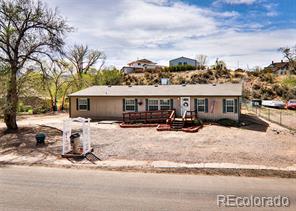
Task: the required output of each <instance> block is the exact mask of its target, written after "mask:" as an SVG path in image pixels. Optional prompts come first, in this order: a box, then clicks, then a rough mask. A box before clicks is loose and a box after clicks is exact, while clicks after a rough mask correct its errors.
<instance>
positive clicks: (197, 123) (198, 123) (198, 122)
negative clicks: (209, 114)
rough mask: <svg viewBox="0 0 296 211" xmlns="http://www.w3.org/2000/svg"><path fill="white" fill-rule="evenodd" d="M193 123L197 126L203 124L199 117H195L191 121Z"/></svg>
mask: <svg viewBox="0 0 296 211" xmlns="http://www.w3.org/2000/svg"><path fill="white" fill-rule="evenodd" d="M192 124H193V125H196V126H199V125H203V122H202V120H201V119H195V120H193V121H192Z"/></svg>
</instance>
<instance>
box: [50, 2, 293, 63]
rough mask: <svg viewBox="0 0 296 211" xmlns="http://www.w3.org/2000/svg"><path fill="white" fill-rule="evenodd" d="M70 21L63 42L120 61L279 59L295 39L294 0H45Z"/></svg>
mask: <svg viewBox="0 0 296 211" xmlns="http://www.w3.org/2000/svg"><path fill="white" fill-rule="evenodd" d="M45 1H46V2H47V3H48V5H49V6H50V7H58V8H59V11H60V13H61V14H62V15H63V16H65V17H66V18H67V19H68V21H69V23H70V24H71V25H72V26H74V27H75V32H73V33H71V34H69V36H68V38H67V44H68V45H71V44H74V43H78V44H80V43H82V44H87V45H89V47H90V48H94V49H99V50H102V51H104V52H105V54H106V56H107V63H106V64H107V65H115V66H117V67H121V66H123V65H126V64H127V63H128V62H130V61H132V60H135V59H137V58H147V59H150V60H153V61H155V62H158V63H159V64H162V65H168V61H169V60H170V59H173V58H176V57H179V56H186V57H191V58H195V57H196V55H198V54H204V55H207V56H208V57H209V60H208V65H211V64H213V62H214V61H215V60H216V58H219V59H222V60H224V61H225V62H226V63H227V65H228V66H229V67H232V68H237V67H242V68H253V67H255V66H257V65H258V66H265V65H268V64H269V63H270V62H271V61H272V60H274V61H278V60H281V59H282V55H281V54H280V53H279V52H278V51H277V49H278V48H279V47H282V46H294V45H296V15H295V12H296V1H295V0H277V1H276V0H87V1H82V0H45Z"/></svg>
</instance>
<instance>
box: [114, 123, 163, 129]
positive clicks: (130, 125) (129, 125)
mask: <svg viewBox="0 0 296 211" xmlns="http://www.w3.org/2000/svg"><path fill="white" fill-rule="evenodd" d="M119 126H120V127H121V128H141V127H157V126H158V124H126V123H120V124H119Z"/></svg>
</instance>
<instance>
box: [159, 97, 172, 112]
mask: <svg viewBox="0 0 296 211" xmlns="http://www.w3.org/2000/svg"><path fill="white" fill-rule="evenodd" d="M161 100H165V101H168V102H169V104H168V105H167V104H165V105H161V103H160V101H161ZM158 104H159V107H158V110H161V107H162V106H168V107H169V109H166V110H170V108H171V99H169V98H162V99H159V101H158Z"/></svg>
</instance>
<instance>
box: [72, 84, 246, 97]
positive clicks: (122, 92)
mask: <svg viewBox="0 0 296 211" xmlns="http://www.w3.org/2000/svg"><path fill="white" fill-rule="evenodd" d="M241 95H242V84H217V85H213V84H194V85H193V84H192V85H157V86H153V85H152V86H92V87H89V88H86V89H83V90H81V91H78V92H75V93H73V94H70V95H69V96H70V97H83V96H86V97H87V96H107V97H108V96H135V97H136V96H152V97H153V96H241Z"/></svg>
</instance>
